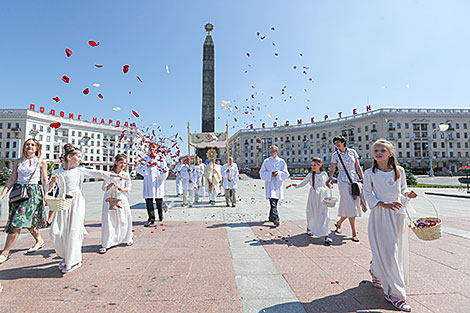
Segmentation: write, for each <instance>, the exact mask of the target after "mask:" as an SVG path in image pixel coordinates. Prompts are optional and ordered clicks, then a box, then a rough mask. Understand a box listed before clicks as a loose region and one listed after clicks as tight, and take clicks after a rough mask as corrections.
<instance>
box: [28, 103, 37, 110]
mask: <svg viewBox="0 0 470 313" xmlns="http://www.w3.org/2000/svg"><path fill="white" fill-rule="evenodd" d="M29 109H30V110H31V111H34V110H35V109H36V106H35V105H34V104H32V103H31V104H30V105H29Z"/></svg>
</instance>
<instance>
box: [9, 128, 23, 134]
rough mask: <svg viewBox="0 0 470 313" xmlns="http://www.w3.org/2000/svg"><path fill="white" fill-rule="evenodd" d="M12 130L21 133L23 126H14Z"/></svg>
mask: <svg viewBox="0 0 470 313" xmlns="http://www.w3.org/2000/svg"><path fill="white" fill-rule="evenodd" d="M11 131H12V132H15V133H19V132H20V131H21V128H20V127H13V128H12V129H11Z"/></svg>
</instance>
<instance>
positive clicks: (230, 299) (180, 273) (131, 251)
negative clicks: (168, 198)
mask: <svg viewBox="0 0 470 313" xmlns="http://www.w3.org/2000/svg"><path fill="white" fill-rule="evenodd" d="M208 226H211V223H204V222H187V223H185V222H169V223H164V224H163V225H161V224H160V223H159V224H157V227H156V228H151V229H149V228H144V227H142V226H141V225H139V226H135V227H134V228H135V233H134V234H135V236H136V237H135V239H134V242H135V244H134V246H132V247H126V246H119V247H116V248H113V249H110V250H108V252H107V253H106V254H105V255H100V254H98V253H97V250H98V249H99V247H100V245H99V244H100V231H101V228H100V227H99V224H97V223H90V224H88V225H87V230H88V232H89V235H88V236H87V237H86V239H85V242H84V247H83V266H82V268H80V269H78V270H76V271H74V272H71V273H69V274H65V275H62V274H61V273H60V272H59V270H58V268H57V265H58V263H59V259H58V258H57V257H56V255H55V252H54V250H53V248H52V246H51V242H50V240H47V241H46V246H45V247H44V248H43V249H42V250H40V251H39V253H37V254H35V255H25V252H26V250H27V249H28V248H29V247H30V246H31V245H32V239H31V240H29V238H27V237H26V238H24V239H22V240H19V242H18V244H17V245H16V247H15V248H16V249H17V250H15V251H13V253H12V255H11V259H10V260H9V261H8V262H6V263H4V264H2V265H1V266H0V280H1V282H2V284H3V285H4V290H3V292H2V293H0V312H241V303H240V299H239V296H238V291H237V286H236V282H235V278H234V272H233V266H232V259H231V252H230V249H229V245H228V239H227V233H226V231H225V228H224V227H213V228H208ZM44 237H45V238H46V239H48V235H47V233H45V234H44Z"/></svg>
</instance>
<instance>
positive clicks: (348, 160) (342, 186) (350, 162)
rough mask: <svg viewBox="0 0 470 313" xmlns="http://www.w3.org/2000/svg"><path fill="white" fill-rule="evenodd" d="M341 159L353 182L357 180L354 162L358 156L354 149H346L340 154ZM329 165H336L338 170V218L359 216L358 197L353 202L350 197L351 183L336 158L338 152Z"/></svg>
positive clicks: (334, 154)
mask: <svg viewBox="0 0 470 313" xmlns="http://www.w3.org/2000/svg"><path fill="white" fill-rule="evenodd" d="M341 159H342V160H343V163H344V165H345V166H346V169H347V171H348V173H349V176H350V177H351V180H352V181H353V182H355V181H358V180H359V176H358V175H357V172H356V160H357V159H359V155H358V154H357V152H356V151H355V150H354V149H347V150H346V151H345V152H344V153H343V152H341ZM331 163H332V164H334V163H336V167H337V168H338V190H339V207H338V216H344V217H355V216H361V205H360V200H359V197H358V198H357V199H356V200H354V198H353V197H352V195H351V182H350V181H349V179H348V176H347V175H346V171H345V169H344V166H343V164H342V163H341V161H340V159H339V157H338V151H336V152H335V153H333V155H332V156H331Z"/></svg>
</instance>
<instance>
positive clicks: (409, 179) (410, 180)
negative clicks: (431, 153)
mask: <svg viewBox="0 0 470 313" xmlns="http://www.w3.org/2000/svg"><path fill="white" fill-rule="evenodd" d="M402 166H403V169H404V170H405V174H406V184H407V185H408V186H410V185H416V184H417V183H418V181H417V180H416V177H415V175H414V174H413V173H412V172H411V170H410V166H409V165H408V163H403V164H402Z"/></svg>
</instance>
